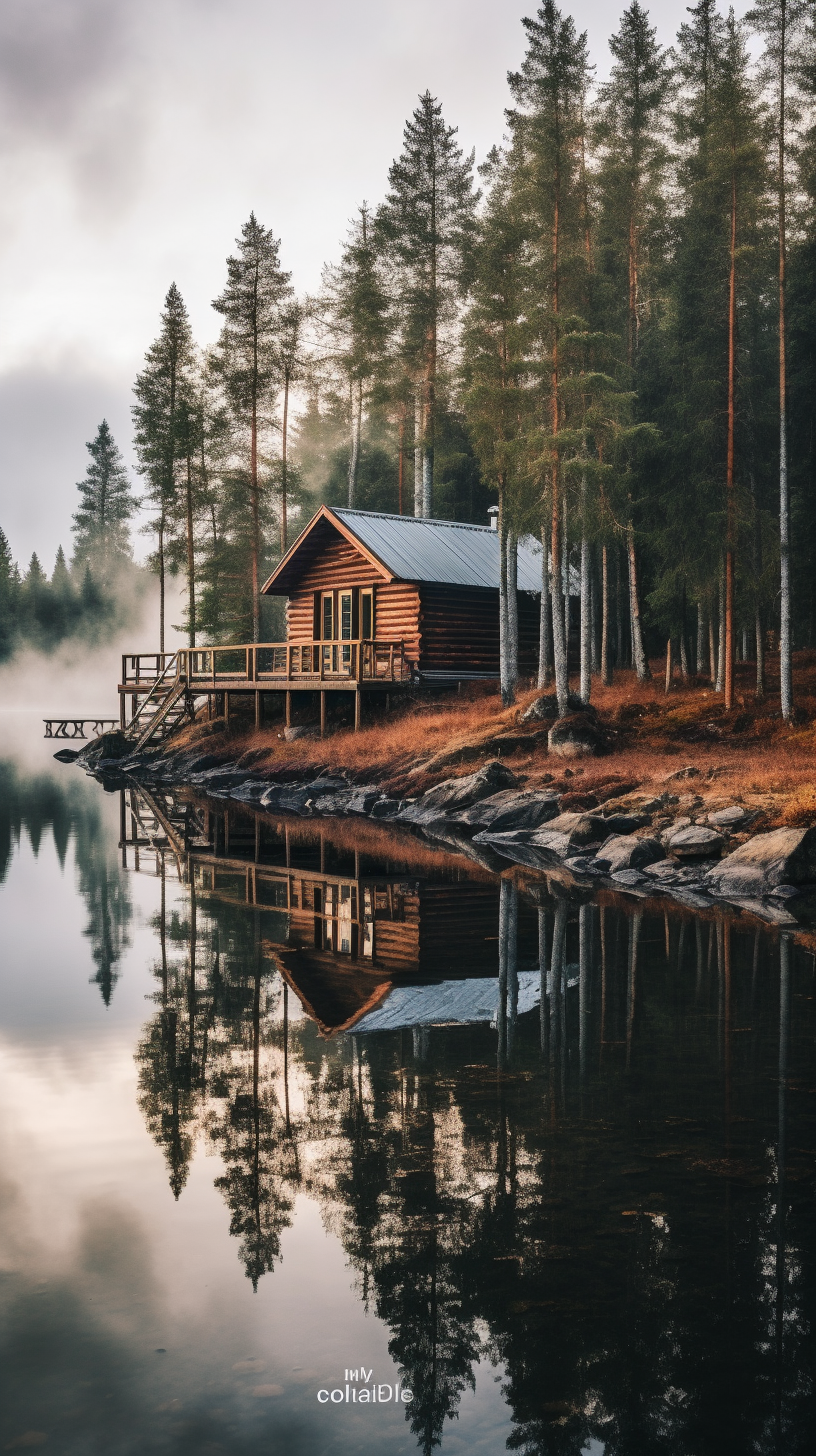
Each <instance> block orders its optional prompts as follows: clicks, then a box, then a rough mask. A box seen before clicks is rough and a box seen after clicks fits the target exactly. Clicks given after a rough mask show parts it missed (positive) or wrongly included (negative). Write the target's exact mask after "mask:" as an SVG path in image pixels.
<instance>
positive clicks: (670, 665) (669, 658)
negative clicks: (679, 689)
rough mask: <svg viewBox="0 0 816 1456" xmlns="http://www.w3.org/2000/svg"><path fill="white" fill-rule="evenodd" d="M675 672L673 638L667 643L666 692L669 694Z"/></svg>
mask: <svg viewBox="0 0 816 1456" xmlns="http://www.w3.org/2000/svg"><path fill="white" fill-rule="evenodd" d="M673 671H674V653H673V649H672V640H671V637H670V638H669V640H668V642H667V643H666V687H665V691H666V692H667V693H668V692H670V691H671V685H672V672H673Z"/></svg>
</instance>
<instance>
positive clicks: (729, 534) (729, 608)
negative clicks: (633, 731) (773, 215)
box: [723, 145, 737, 709]
mask: <svg viewBox="0 0 816 1456" xmlns="http://www.w3.org/2000/svg"><path fill="white" fill-rule="evenodd" d="M736 319H737V180H736V175H735V172H734V148H733V145H732V147H731V248H730V267H729V271H728V443H727V448H726V479H725V485H726V492H725V493H726V502H727V516H726V532H725V632H724V633H723V636H724V639H725V647H724V655H725V662H724V665H723V687H724V690H725V706H726V708H727V709H728V708H733V706H734V360H735V346H736Z"/></svg>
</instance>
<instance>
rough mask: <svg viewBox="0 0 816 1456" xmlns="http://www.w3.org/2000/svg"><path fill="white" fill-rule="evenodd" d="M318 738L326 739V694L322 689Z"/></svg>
mask: <svg viewBox="0 0 816 1456" xmlns="http://www.w3.org/2000/svg"><path fill="white" fill-rule="evenodd" d="M320 737H321V738H325V737H326V692H325V689H324V688H321V691H320Z"/></svg>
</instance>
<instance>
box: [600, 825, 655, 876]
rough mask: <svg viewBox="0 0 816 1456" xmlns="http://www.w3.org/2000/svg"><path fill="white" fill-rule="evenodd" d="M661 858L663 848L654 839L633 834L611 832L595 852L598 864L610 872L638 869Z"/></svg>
mask: <svg viewBox="0 0 816 1456" xmlns="http://www.w3.org/2000/svg"><path fill="white" fill-rule="evenodd" d="M662 858H663V849H662V846H661V845H659V844H658V842H657V840H656V839H637V838H636V837H635V836H634V834H613V836H612V838H611V839H607V841H606V843H605V844H603V845H601V848H600V849H599V850H598V854H597V862H598V864H599V865H600V866H601V867H602V868H604V869H606V870H607V871H608V872H609V873H610V874H616V873H617V872H618V870H639V869H642V868H643V866H644V865H650V864H656V863H657V862H658V861H659V860H661V859H662Z"/></svg>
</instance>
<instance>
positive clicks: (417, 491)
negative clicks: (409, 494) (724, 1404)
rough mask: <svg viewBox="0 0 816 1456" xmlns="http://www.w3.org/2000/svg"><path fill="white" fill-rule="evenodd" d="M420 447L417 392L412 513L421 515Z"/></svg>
mask: <svg viewBox="0 0 816 1456" xmlns="http://www.w3.org/2000/svg"><path fill="white" fill-rule="evenodd" d="M424 453H425V452H424V450H423V448H422V396H421V394H419V393H417V395H416V397H415V399H414V515H415V516H421V515H422V477H423V455H424Z"/></svg>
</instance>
